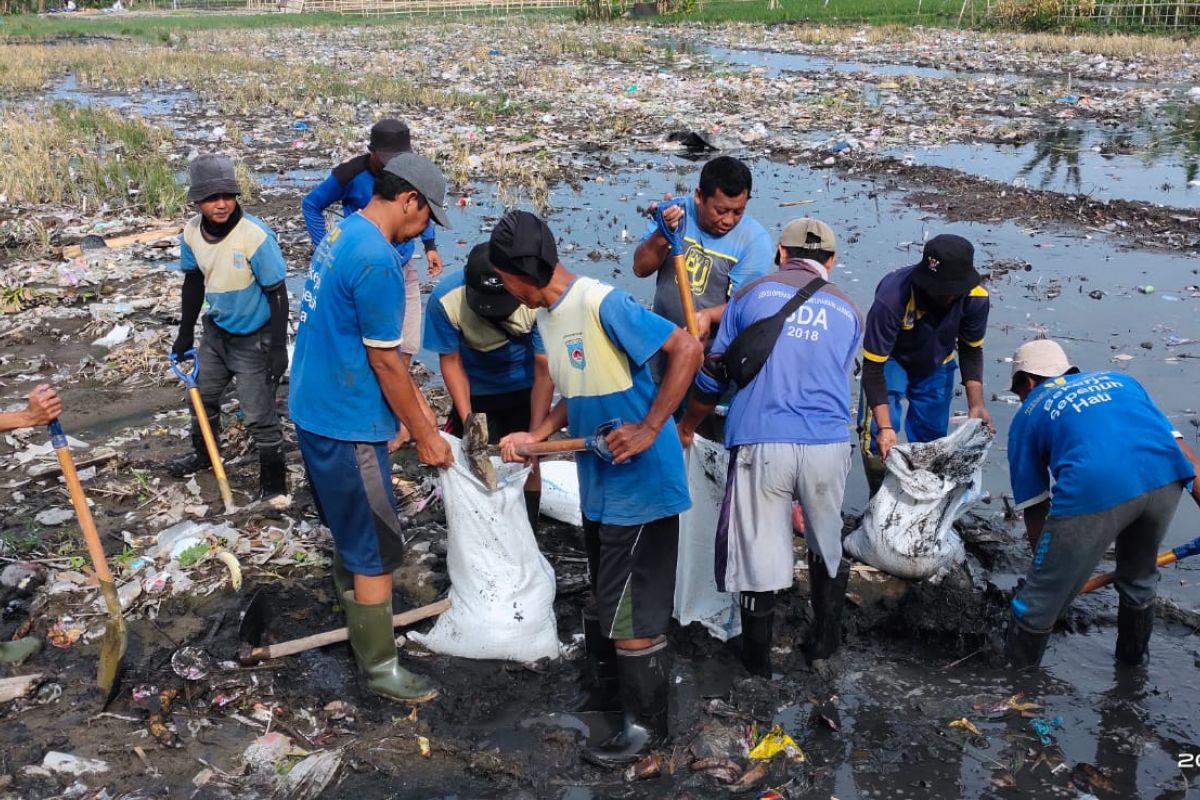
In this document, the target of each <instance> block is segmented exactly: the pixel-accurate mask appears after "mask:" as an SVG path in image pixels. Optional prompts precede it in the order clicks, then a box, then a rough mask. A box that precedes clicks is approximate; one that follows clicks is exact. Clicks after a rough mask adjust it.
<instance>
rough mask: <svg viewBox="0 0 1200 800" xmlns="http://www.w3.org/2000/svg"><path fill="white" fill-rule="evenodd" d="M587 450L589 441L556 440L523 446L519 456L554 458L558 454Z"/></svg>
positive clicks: (518, 449) (519, 449)
mask: <svg viewBox="0 0 1200 800" xmlns="http://www.w3.org/2000/svg"><path fill="white" fill-rule="evenodd" d="M587 449H588V446H587V439H555V440H554V441H552V442H534V443H533V444H523V445H521V446H520V447H518V448H517V455H521V456H524V457H525V458H531V457H534V456H552V455H556V454H558V453H578V452H580V451H581V450H587Z"/></svg>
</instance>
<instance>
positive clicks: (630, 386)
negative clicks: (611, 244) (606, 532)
mask: <svg viewBox="0 0 1200 800" xmlns="http://www.w3.org/2000/svg"><path fill="white" fill-rule="evenodd" d="M538 330H539V331H540V332H541V336H542V342H543V344H544V345H545V348H546V359H547V361H548V362H549V367H550V377H551V378H552V379H553V380H554V385H555V387H557V389H558V391H559V393H560V394H561V395H562V397H563V399H564V400H565V401H566V403H567V429H568V431H569V432H570V434H571V436H590V435H591V434H592V433H594V432H595V429H596V427H597V426H599V425H601V424H603V423H605V422H607V421H609V420H612V419H620V420H621V421H622V422H632V423H637V422H641V421H642V419H643V418H645V416H646V413H647V412H649V410H650V405H651V404H652V403H653V402H654V397H655V395H656V394H657V387H656V386H655V384H654V380H653V378H652V377H651V376H650V370H649V367H648V362H649V361H650V358H651V356H653V355H654V354H655V353H657V352H658V351H659V350H660V349H661V348H662V346H663V344H664V343H665V342H666V341H667V339H668V338H670V336H671V334H672V333H674V332H675V330H676V328H675V325H673V324H672V323H671V322H670V321H668V320H665V319H663V318H662V317H660V316H658V315H657V314H654V313H653V312H651V311H649V310H647V309H646V308H645V307H643V306H641V305H640V304H638V302H637V301H636V300H634V299H633V297H631V296H630V295H629V294H628V293H626V292H623V291H621V290H619V289H614V288H612V287H611V286H606V285H605V284H602V283H600V282H599V281H595V280H592V279H591V278H576V279H575V281H574V282H573V283H572V284H571V285H570V286H569V287H568V288H567V290H566V292H564V293H563V295H562V297H560V298H559V299H558V302H556V303H555V304H554V305H553V306H552V307H550V308H549V309H540V310H539V311H538ZM575 463H576V467H577V469H578V472H579V494H580V505H581V507H582V511H583V515H584V516H585V517H587V518H588V519H590V520H593V521H595V522H603V523H607V524H610V525H641V524H643V523H646V522H653V521H654V520H657V519H662V518H663V517H669V516H673V515H675V514H680V513H682V512H684V511H687V510H688V509H689V508H691V505H692V501H691V496H690V495H689V494H688V483H687V474H686V472H685V471H684V465H683V448H682V447H681V446H680V444H679V434H678V433H677V431H676V429H675V426H674V425H673V424H671V422H670V420H668V422H667V424H666V425H664V426H663V428H662V430H661V431H659V433H658V437H657V438H656V439H655V440H654V444H653V445H651V446H650V448H649V449H648V450H646V451H645V452H643V453H639V454H638V455H637V456H635V457H634V458H633V459H632V460H630V461H629V462H627V463H625V464H610V463H608V462H607V461H604V460H603V459H601V458H600V457H599V456H597V455H594V454H592V453H579V454H578V456H576V461H575Z"/></svg>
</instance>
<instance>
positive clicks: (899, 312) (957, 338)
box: [859, 233, 992, 494]
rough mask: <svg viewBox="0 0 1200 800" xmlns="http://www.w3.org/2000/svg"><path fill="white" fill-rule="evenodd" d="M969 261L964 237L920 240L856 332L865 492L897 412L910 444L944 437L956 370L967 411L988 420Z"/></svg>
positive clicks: (982, 301) (981, 318) (985, 302)
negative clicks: (915, 256) (914, 255)
mask: <svg viewBox="0 0 1200 800" xmlns="http://www.w3.org/2000/svg"><path fill="white" fill-rule="evenodd" d="M974 262H975V248H974V247H972V246H971V243H970V242H968V241H967V240H966V239H964V238H963V237H961V236H955V235H953V234H946V233H944V234H941V235H939V236H935V237H933V238H932V239H930V240H929V241H928V242H927V243H926V244H925V250H924V253H923V254H922V257H921V261H920V263H918V264H914V265H913V266H911V267H902V268H901V269H898V270H895V271H893V272H890V273H888V274H887V275H885V276H884V277H883V280H881V281H880V282H879V285H878V286H877V287H876V288H875V302H874V304H873V305H872V306H871V310H870V311H869V312H868V313H867V323H866V332H865V335H864V337H863V374H862V387H863V399H862V400H860V402H859V432H860V435H861V436H862V437H863V465H864V466H865V467H866V471H867V481H868V483H869V484H870V486H871V493H872V494H874V493H875V492H876V491H878V489H879V486H880V484H882V482H883V473H884V470H883V461H882V459H885V458H887V455H888V452H889V451H890V450H891V449H892V445H894V444H895V443H896V427H897V426H899V424H900V420H901V418H902V416H903V419H904V433H905V435H906V437H907V439H908V441H910V442H931V441H933V440H934V439H939V438H941V437H943V436H945V435H946V431H947V429H948V428H949V424H950V403H951V401H952V400H953V398H954V373H955V371H956V369H957V371H959V372H960V373H961V375H962V383H963V388H964V389H965V391H966V395H967V414H968V416H970V417H971V418H973V419H980V420H982V421H983V422H984V424H986V425H988V426H991V424H992V417H991V414H989V413H988V410H987V407H986V406H985V405H984V403H983V339H984V334H985V332H986V331H987V319H988V310H989V307H990V306H989V299H988V293H987V290H986V289H984V288H983V286H981V285H980V280H981V279H980V275H979V273H978V272H977V271H976V270H975V263H974ZM956 353H957V361H956V358H955V355H956ZM905 400H907V401H908V413H907V415H906V416H905V415H903V412H904V408H903V402H904V401H905Z"/></svg>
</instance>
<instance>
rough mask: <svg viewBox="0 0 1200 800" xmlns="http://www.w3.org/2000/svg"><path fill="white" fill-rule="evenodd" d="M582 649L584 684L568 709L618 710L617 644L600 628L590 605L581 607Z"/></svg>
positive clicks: (619, 702) (609, 711)
mask: <svg viewBox="0 0 1200 800" xmlns="http://www.w3.org/2000/svg"><path fill="white" fill-rule="evenodd" d="M583 649H584V652H586V653H587V662H588V663H587V666H586V667H585V669H584V672H583V687H584V688H583V691H581V692H580V693H579V696H578V697H577V698H575V701H574V702H573V703H572V704H571V710H572V711H603V712H607V713H616V712H619V711H620V710H621V698H620V695H619V694H618V692H617V647H616V645H614V644H613V640H612V639H610V638H608V637H607V636H605V635H604V631H603V630H601V629H600V620H599V618H597V616H596V612H595V609H592V608H585V609H584V610H583Z"/></svg>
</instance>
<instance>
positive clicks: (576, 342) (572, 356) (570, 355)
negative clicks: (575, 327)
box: [566, 336, 587, 369]
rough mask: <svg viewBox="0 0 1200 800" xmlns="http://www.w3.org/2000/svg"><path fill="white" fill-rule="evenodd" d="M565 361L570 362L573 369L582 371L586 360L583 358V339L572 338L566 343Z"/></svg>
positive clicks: (578, 337)
mask: <svg viewBox="0 0 1200 800" xmlns="http://www.w3.org/2000/svg"><path fill="white" fill-rule="evenodd" d="M566 345H567V359H568V360H569V361H570V362H571V366H572V367H574V368H575V369H583V368H584V367H585V366H587V359H586V358H584V356H583V337H582V336H572V337H571V338H570V339H567V341H566Z"/></svg>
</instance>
